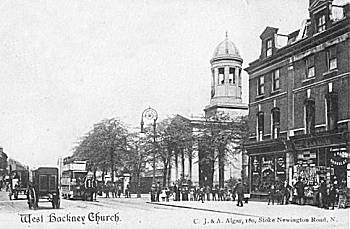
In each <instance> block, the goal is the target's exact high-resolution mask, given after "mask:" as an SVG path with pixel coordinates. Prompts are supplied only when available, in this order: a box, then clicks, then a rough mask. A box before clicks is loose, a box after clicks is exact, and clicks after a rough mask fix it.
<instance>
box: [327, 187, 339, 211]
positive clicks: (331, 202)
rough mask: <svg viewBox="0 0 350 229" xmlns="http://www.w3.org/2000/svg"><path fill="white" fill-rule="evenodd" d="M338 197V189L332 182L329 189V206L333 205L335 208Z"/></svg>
mask: <svg viewBox="0 0 350 229" xmlns="http://www.w3.org/2000/svg"><path fill="white" fill-rule="evenodd" d="M336 198H337V189H336V187H335V185H334V184H331V187H330V190H329V206H330V207H332V210H334V205H335V202H336V200H337V199H336Z"/></svg>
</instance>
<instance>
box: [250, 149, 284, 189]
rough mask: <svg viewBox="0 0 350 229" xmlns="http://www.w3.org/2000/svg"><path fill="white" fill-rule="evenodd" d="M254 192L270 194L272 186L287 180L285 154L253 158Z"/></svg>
mask: <svg viewBox="0 0 350 229" xmlns="http://www.w3.org/2000/svg"><path fill="white" fill-rule="evenodd" d="M251 163H252V164H251V168H252V170H251V190H252V192H266V193H267V192H268V191H269V188H270V187H271V185H276V183H277V182H283V181H284V180H286V171H285V170H286V159H285V155H284V154H268V155H258V156H254V157H252V162H251Z"/></svg>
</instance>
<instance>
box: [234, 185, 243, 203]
mask: <svg viewBox="0 0 350 229" xmlns="http://www.w3.org/2000/svg"><path fill="white" fill-rule="evenodd" d="M233 192H234V193H237V206H239V207H243V184H242V179H241V178H238V183H237V184H236V186H235V188H234V189H233Z"/></svg>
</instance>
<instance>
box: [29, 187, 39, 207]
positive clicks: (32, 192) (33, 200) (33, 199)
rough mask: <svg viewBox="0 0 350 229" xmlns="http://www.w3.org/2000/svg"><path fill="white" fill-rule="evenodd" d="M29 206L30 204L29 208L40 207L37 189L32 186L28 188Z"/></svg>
mask: <svg viewBox="0 0 350 229" xmlns="http://www.w3.org/2000/svg"><path fill="white" fill-rule="evenodd" d="M28 206H29V209H32V208H33V209H34V210H36V209H38V199H37V197H36V193H35V190H34V188H30V189H29V190H28Z"/></svg>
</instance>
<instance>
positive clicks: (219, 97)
mask: <svg viewBox="0 0 350 229" xmlns="http://www.w3.org/2000/svg"><path fill="white" fill-rule="evenodd" d="M242 63H243V59H242V57H241V56H240V54H239V51H238V49H237V47H236V45H235V44H234V43H233V42H232V41H230V40H229V39H228V37H227V33H226V37H225V40H224V41H222V42H220V43H219V45H218V46H217V47H216V48H215V51H214V55H213V57H212V59H211V60H210V64H211V73H212V74H211V97H210V104H209V105H208V106H206V107H205V109H204V110H205V113H206V116H212V115H215V113H218V112H221V111H223V112H225V113H229V114H230V115H237V114H238V113H239V111H241V110H244V112H246V110H247V109H248V107H247V105H246V104H243V103H242V77H241V73H242Z"/></svg>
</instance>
